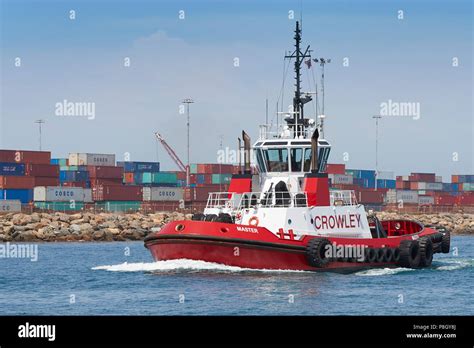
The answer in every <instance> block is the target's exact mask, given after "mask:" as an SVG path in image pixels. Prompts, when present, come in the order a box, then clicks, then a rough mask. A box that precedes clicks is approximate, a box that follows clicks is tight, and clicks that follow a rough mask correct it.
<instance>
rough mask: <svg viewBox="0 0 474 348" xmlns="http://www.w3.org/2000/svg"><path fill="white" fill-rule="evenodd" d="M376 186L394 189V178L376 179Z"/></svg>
mask: <svg viewBox="0 0 474 348" xmlns="http://www.w3.org/2000/svg"><path fill="white" fill-rule="evenodd" d="M377 187H378V188H387V189H394V188H395V187H396V181H395V180H388V179H377Z"/></svg>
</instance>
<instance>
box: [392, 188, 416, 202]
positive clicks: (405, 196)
mask: <svg viewBox="0 0 474 348" xmlns="http://www.w3.org/2000/svg"><path fill="white" fill-rule="evenodd" d="M400 201H402V202H403V203H418V192H416V191H408V190H397V203H398V202H400Z"/></svg>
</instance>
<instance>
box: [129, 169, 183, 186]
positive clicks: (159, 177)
mask: <svg viewBox="0 0 474 348" xmlns="http://www.w3.org/2000/svg"><path fill="white" fill-rule="evenodd" d="M177 180H178V178H177V176H176V174H175V173H167V172H160V173H135V182H136V183H137V184H174V185H176V184H177Z"/></svg>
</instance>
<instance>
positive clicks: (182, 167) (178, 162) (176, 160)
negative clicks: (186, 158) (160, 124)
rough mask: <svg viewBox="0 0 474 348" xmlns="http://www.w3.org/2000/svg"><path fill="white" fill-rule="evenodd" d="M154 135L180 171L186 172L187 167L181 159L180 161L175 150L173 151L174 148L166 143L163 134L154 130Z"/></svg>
mask: <svg viewBox="0 0 474 348" xmlns="http://www.w3.org/2000/svg"><path fill="white" fill-rule="evenodd" d="M155 137H156V139H158V141H159V142H160V143H161V145H163V147H164V148H165V150H166V152H168V155H170V157H171V159H172V160H173V162H174V163H175V164H176V165H177V166H178V168H179V170H180V171H182V172H186V173H187V172H188V171H187V167H186V166H185V165H184V163H183V161H181V160H180V159H179V157H178V155H177V154H176V152H174V150H173V149H172V148H171V146H169V145H168V143H167V142H166V140H165V139H164V138H163V136H162V135H161V134H160V133H158V132H155Z"/></svg>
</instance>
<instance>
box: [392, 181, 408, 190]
mask: <svg viewBox="0 0 474 348" xmlns="http://www.w3.org/2000/svg"><path fill="white" fill-rule="evenodd" d="M395 188H396V189H398V190H409V189H410V182H409V181H399V180H397V181H396V182H395Z"/></svg>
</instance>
